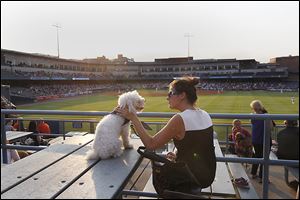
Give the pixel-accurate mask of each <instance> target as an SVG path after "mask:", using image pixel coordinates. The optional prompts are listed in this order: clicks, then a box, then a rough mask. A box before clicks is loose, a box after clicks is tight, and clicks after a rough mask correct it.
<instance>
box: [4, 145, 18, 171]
mask: <svg viewBox="0 0 300 200" xmlns="http://www.w3.org/2000/svg"><path fill="white" fill-rule="evenodd" d="M6 144H9V142H8V140H6ZM2 155H3V153H2V148H1V165H2V164H4V163H3V156H2ZM17 160H20V156H19V154H18V152H17V150H15V149H7V164H11V163H13V162H16V161H17Z"/></svg>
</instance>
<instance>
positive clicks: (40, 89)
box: [10, 82, 168, 97]
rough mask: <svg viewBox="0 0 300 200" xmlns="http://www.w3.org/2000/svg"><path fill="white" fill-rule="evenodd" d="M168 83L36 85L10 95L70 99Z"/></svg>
mask: <svg viewBox="0 0 300 200" xmlns="http://www.w3.org/2000/svg"><path fill="white" fill-rule="evenodd" d="M167 86H168V83H167V82H151V83H126V84H123V83H114V84H111V83H101V84H83V83H81V84H51V85H45V84H43V85H41V84H35V85H31V86H29V87H26V88H25V87H12V86H11V88H10V93H11V94H12V95H16V96H24V97H40V96H53V95H56V96H58V97H68V96H78V95H83V94H91V93H93V92H99V91H117V92H124V91H130V90H135V89H162V88H167Z"/></svg>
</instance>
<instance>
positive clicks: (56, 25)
mask: <svg viewBox="0 0 300 200" xmlns="http://www.w3.org/2000/svg"><path fill="white" fill-rule="evenodd" d="M52 26H54V27H56V39H57V57H58V58H59V38H58V29H59V28H61V26H58V24H53V25H52Z"/></svg>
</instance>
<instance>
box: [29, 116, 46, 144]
mask: <svg viewBox="0 0 300 200" xmlns="http://www.w3.org/2000/svg"><path fill="white" fill-rule="evenodd" d="M28 131H29V132H33V134H38V133H39V132H38V130H37V122H36V121H30V122H29V125H28ZM29 138H31V139H32V140H33V141H32V142H31V143H28V144H29V145H34V146H39V145H41V144H42V145H45V144H47V142H46V141H44V140H43V139H42V138H41V136H39V135H30V136H29Z"/></svg>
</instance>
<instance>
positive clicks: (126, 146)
mask: <svg viewBox="0 0 300 200" xmlns="http://www.w3.org/2000/svg"><path fill="white" fill-rule="evenodd" d="M124 148H125V149H133V145H132V144H127V145H125V146H124Z"/></svg>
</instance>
